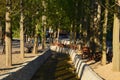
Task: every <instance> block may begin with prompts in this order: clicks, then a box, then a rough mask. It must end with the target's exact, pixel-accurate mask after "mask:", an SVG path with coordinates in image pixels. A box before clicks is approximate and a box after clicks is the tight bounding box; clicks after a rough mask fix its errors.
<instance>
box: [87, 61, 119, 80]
mask: <svg viewBox="0 0 120 80" xmlns="http://www.w3.org/2000/svg"><path fill="white" fill-rule="evenodd" d="M87 64H89V65H90V67H91V68H92V69H93V70H94V71H95V72H96V73H97V74H98V75H100V76H101V77H102V78H104V79H105V80H120V72H114V71H113V70H112V63H108V64H106V65H105V66H103V65H101V62H94V61H89V62H87Z"/></svg>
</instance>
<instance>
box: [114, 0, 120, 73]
mask: <svg viewBox="0 0 120 80" xmlns="http://www.w3.org/2000/svg"><path fill="white" fill-rule="evenodd" d="M115 2H116V6H115V10H116V11H118V12H119V7H120V0H115ZM119 33H120V13H114V25H113V70H114V71H120V45H119V39H120V37H119Z"/></svg>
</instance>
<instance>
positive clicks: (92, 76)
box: [51, 46, 103, 80]
mask: <svg viewBox="0 0 120 80" xmlns="http://www.w3.org/2000/svg"><path fill="white" fill-rule="evenodd" d="M51 50H53V51H56V52H61V53H66V54H69V56H70V58H71V60H72V62H73V65H74V67H75V69H76V74H77V75H78V77H79V78H80V80H103V79H102V78H101V77H100V76H99V75H97V74H96V73H95V72H94V71H93V70H92V69H91V68H90V67H89V65H87V64H86V63H85V62H84V61H83V60H82V59H81V56H79V55H78V54H77V52H76V51H75V50H72V49H68V48H63V47H59V46H51Z"/></svg>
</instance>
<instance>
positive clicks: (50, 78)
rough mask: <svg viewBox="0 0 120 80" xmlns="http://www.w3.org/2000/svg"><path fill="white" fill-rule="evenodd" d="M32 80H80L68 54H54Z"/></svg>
mask: <svg viewBox="0 0 120 80" xmlns="http://www.w3.org/2000/svg"><path fill="white" fill-rule="evenodd" d="M31 80H78V78H77V75H76V74H75V69H74V67H73V66H72V65H71V63H70V58H69V56H68V55H66V54H61V53H56V52H52V56H51V57H49V58H48V60H47V61H46V62H45V63H44V64H43V65H42V66H40V68H39V69H38V70H37V72H36V73H35V74H34V76H33V78H32V79H31Z"/></svg>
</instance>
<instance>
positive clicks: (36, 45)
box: [33, 24, 38, 54]
mask: <svg viewBox="0 0 120 80" xmlns="http://www.w3.org/2000/svg"><path fill="white" fill-rule="evenodd" d="M37 33H38V24H37V25H36V26H35V38H34V46H33V54H37V50H38V34H37Z"/></svg>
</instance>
